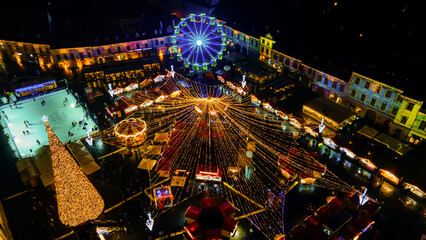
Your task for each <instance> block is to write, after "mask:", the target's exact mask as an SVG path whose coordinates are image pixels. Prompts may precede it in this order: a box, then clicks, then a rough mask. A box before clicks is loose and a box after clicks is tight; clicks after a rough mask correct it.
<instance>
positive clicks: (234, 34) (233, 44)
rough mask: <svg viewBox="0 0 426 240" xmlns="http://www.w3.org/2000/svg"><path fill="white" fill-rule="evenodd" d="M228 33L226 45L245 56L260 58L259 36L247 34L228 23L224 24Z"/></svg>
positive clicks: (224, 28) (225, 31) (224, 30)
mask: <svg viewBox="0 0 426 240" xmlns="http://www.w3.org/2000/svg"><path fill="white" fill-rule="evenodd" d="M223 32H224V33H225V34H226V46H227V47H228V48H231V49H233V50H235V51H236V52H239V53H241V54H243V55H245V56H248V57H251V58H254V59H258V58H259V46H260V44H259V42H260V40H259V38H256V37H253V36H250V35H247V34H245V33H242V32H240V31H238V30H235V29H233V28H231V27H229V26H227V25H223Z"/></svg>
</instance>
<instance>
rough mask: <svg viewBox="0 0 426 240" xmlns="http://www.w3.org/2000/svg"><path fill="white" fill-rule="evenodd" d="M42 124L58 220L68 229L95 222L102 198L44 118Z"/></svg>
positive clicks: (99, 212)
mask: <svg viewBox="0 0 426 240" xmlns="http://www.w3.org/2000/svg"><path fill="white" fill-rule="evenodd" d="M43 121H44V124H45V125H46V131H47V135H48V138H49V146H50V156H51V159H52V168H53V178H54V181H55V188H56V200H57V202H58V214H59V219H60V220H61V222H62V223H63V224H65V225H68V226H77V225H79V224H81V223H83V222H85V221H88V220H92V219H96V218H97V217H98V216H99V215H100V214H101V213H102V211H103V209H104V201H103V199H102V197H101V195H99V193H98V191H97V190H96V189H95V187H94V186H93V185H92V183H91V182H90V181H89V179H88V178H87V177H86V175H84V173H83V171H82V170H81V169H80V167H79V166H78V165H77V163H76V162H75V160H74V159H73V157H72V156H71V154H70V153H69V152H68V151H67V149H65V146H64V145H63V144H62V142H61V141H60V140H59V138H58V137H57V136H56V135H55V133H54V132H53V130H52V128H51V127H50V125H49V123H48V122H47V117H43Z"/></svg>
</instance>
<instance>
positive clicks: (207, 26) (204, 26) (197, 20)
mask: <svg viewBox="0 0 426 240" xmlns="http://www.w3.org/2000/svg"><path fill="white" fill-rule="evenodd" d="M172 42H173V44H174V46H175V47H176V49H177V51H178V53H177V55H178V58H179V60H181V61H183V62H184V64H185V66H186V67H189V66H190V65H191V66H192V67H193V68H194V69H197V70H201V69H203V70H207V69H208V66H210V65H213V66H214V65H215V64H216V61H217V60H218V59H219V60H220V59H222V52H223V50H224V48H225V46H226V43H225V34H224V33H223V31H222V24H220V23H219V21H217V20H216V19H215V18H214V17H209V16H206V15H205V14H203V13H201V14H191V15H189V16H188V17H186V18H182V19H181V21H180V23H179V24H178V25H176V26H175V34H174V35H173V36H172Z"/></svg>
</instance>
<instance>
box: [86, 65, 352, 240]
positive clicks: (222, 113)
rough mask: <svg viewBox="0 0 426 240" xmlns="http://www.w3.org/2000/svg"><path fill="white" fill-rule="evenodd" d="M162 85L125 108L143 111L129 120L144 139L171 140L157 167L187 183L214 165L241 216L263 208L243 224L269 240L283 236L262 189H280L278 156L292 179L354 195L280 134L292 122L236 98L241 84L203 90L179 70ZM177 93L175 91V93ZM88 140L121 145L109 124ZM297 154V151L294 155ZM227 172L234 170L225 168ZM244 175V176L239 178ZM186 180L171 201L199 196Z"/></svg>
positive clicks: (144, 92) (249, 100) (138, 94)
mask: <svg viewBox="0 0 426 240" xmlns="http://www.w3.org/2000/svg"><path fill="white" fill-rule="evenodd" d="M163 80H164V82H163V85H162V86H160V87H157V89H159V90H158V91H153V90H143V89H142V90H141V91H138V92H136V93H134V95H133V96H132V97H131V98H128V99H129V100H128V101H129V102H128V103H127V104H129V105H137V106H141V107H140V110H141V112H135V113H133V114H132V115H130V117H131V118H141V119H144V121H145V122H146V135H147V137H148V138H149V137H150V136H152V135H154V134H155V133H157V132H169V140H168V142H167V143H166V145H165V146H164V148H163V156H162V157H163V159H165V160H163V159H162V160H160V161H162V163H161V164H160V165H162V167H164V169H166V170H167V173H166V175H167V176H170V175H173V174H174V173H175V172H178V171H179V170H183V171H184V172H188V175H187V176H186V179H187V180H189V179H195V175H196V169H197V168H198V166H199V165H206V166H217V167H219V168H220V169H221V170H222V181H224V182H226V183H227V184H229V185H230V186H232V187H233V188H234V189H235V190H236V191H234V190H231V189H229V188H227V187H224V186H221V191H220V194H221V195H222V197H223V198H224V199H227V200H228V201H229V202H231V203H232V204H233V205H234V206H235V207H236V209H238V211H239V214H241V215H244V214H249V213H251V212H254V211H258V210H261V209H260V207H259V205H264V204H265V208H266V209H265V211H261V212H259V213H257V214H255V215H251V216H248V219H249V220H250V221H251V222H252V223H253V224H254V225H255V226H257V227H258V228H259V229H260V230H261V231H262V232H263V233H264V234H265V235H266V236H268V237H269V238H274V237H275V236H276V235H278V234H281V233H282V222H281V219H282V218H281V217H282V216H281V211H276V208H277V207H278V206H277V204H276V203H274V204H270V205H268V207H266V203H267V202H268V201H269V199H270V196H268V193H267V192H266V189H272V192H274V193H273V194H278V189H280V190H282V188H283V187H284V184H283V177H282V175H281V173H280V166H279V165H278V159H279V158H280V157H281V156H286V158H285V161H286V162H285V164H286V165H288V166H290V167H291V168H292V169H294V171H295V173H296V174H298V175H307V176H310V179H311V180H312V181H314V184H315V185H316V186H319V187H324V188H329V189H336V190H339V191H343V192H348V191H351V190H352V187H351V186H349V185H348V184H347V183H345V182H344V181H343V180H341V179H339V178H338V177H336V176H335V175H334V174H333V173H332V172H330V171H329V170H327V169H325V168H324V167H323V165H322V164H320V163H319V162H318V161H317V160H315V159H314V158H313V157H312V156H310V155H309V154H308V153H307V152H306V151H305V150H303V149H301V148H300V146H299V145H298V144H297V143H296V142H295V141H294V140H295V139H294V138H293V137H292V136H291V135H289V134H286V133H284V132H283V130H282V126H283V124H284V121H287V123H288V124H290V125H291V124H293V125H296V126H295V127H299V128H300V127H301V124H300V123H298V122H297V120H295V119H294V118H290V119H289V118H286V117H282V116H281V115H280V116H278V115H272V114H271V113H270V111H269V110H268V109H266V111H265V110H264V109H263V108H261V107H260V108H256V107H255V106H253V104H252V96H250V95H248V94H246V93H243V94H241V93H240V94H239V93H238V91H239V89H240V88H239V86H234V85H230V84H228V85H229V86H228V85H221V86H208V85H203V84H200V83H198V82H195V81H191V80H189V79H187V78H185V77H183V76H182V75H179V74H177V73H175V74H174V76H173V77H171V74H167V75H166V76H165V77H164V79H163ZM183 83H184V84H183ZM177 92H178V93H179V94H173V93H177ZM240 92H241V91H240ZM171 95H173V96H171ZM158 96H163V97H164V101H161V102H159V101H156V102H155V103H153V104H152V105H149V106H144V103H145V102H146V101H147V100H149V101H155V100H156V99H158ZM261 111H263V112H266V113H262V112H261ZM146 113H149V114H146ZM171 129H173V130H171ZM92 136H93V137H95V138H96V137H101V138H102V140H103V141H104V142H107V143H108V142H109V143H111V144H115V143H117V142H118V137H117V135H115V134H114V128H113V127H112V128H110V129H108V130H106V131H103V132H100V133H98V134H95V135H92ZM147 142H148V141H147ZM146 144H148V143H146ZM253 146H254V149H252V148H253ZM294 149H299V151H298V152H297V153H295V152H294ZM168 153H172V154H170V155H168ZM166 155H168V156H166ZM157 166H158V164H157ZM230 167H231V168H232V169H233V170H235V171H228V169H229V168H230ZM237 169H240V170H237ZM244 170H245V171H246V175H243V174H242V172H244ZM236 172H237V173H236ZM163 173H164V172H163ZM319 173H321V174H319ZM149 174H150V180H151V183H152V184H155V183H157V182H160V181H162V177H161V176H160V174H159V171H155V170H153V171H150V173H149ZM306 179H308V178H306ZM189 182H190V181H186V183H185V185H184V186H183V187H182V186H181V187H177V186H171V189H172V192H173V196H174V200H173V203H174V204H179V203H181V202H183V201H185V200H186V199H188V198H189V197H191V196H194V195H196V194H197V193H198V189H196V185H195V184H189ZM169 183H170V182H169ZM206 183H207V182H206ZM164 184H166V185H167V184H168V183H167V182H166V183H164ZM274 189H275V190H274ZM237 192H239V193H242V194H243V195H245V196H246V197H249V198H250V199H251V201H252V202H251V201H249V200H247V199H246V198H245V197H243V196H241V195H240V194H238V193H237ZM253 202H255V203H257V204H254V203H253ZM164 211H166V210H160V209H156V210H154V211H153V212H152V215H153V217H154V218H155V217H158V216H159V215H160V214H162V213H163V212H164Z"/></svg>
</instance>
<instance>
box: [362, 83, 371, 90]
mask: <svg viewBox="0 0 426 240" xmlns="http://www.w3.org/2000/svg"><path fill="white" fill-rule="evenodd" d="M370 86H371V82H369V81H366V82H365V84H364V88H366V89H370Z"/></svg>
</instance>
